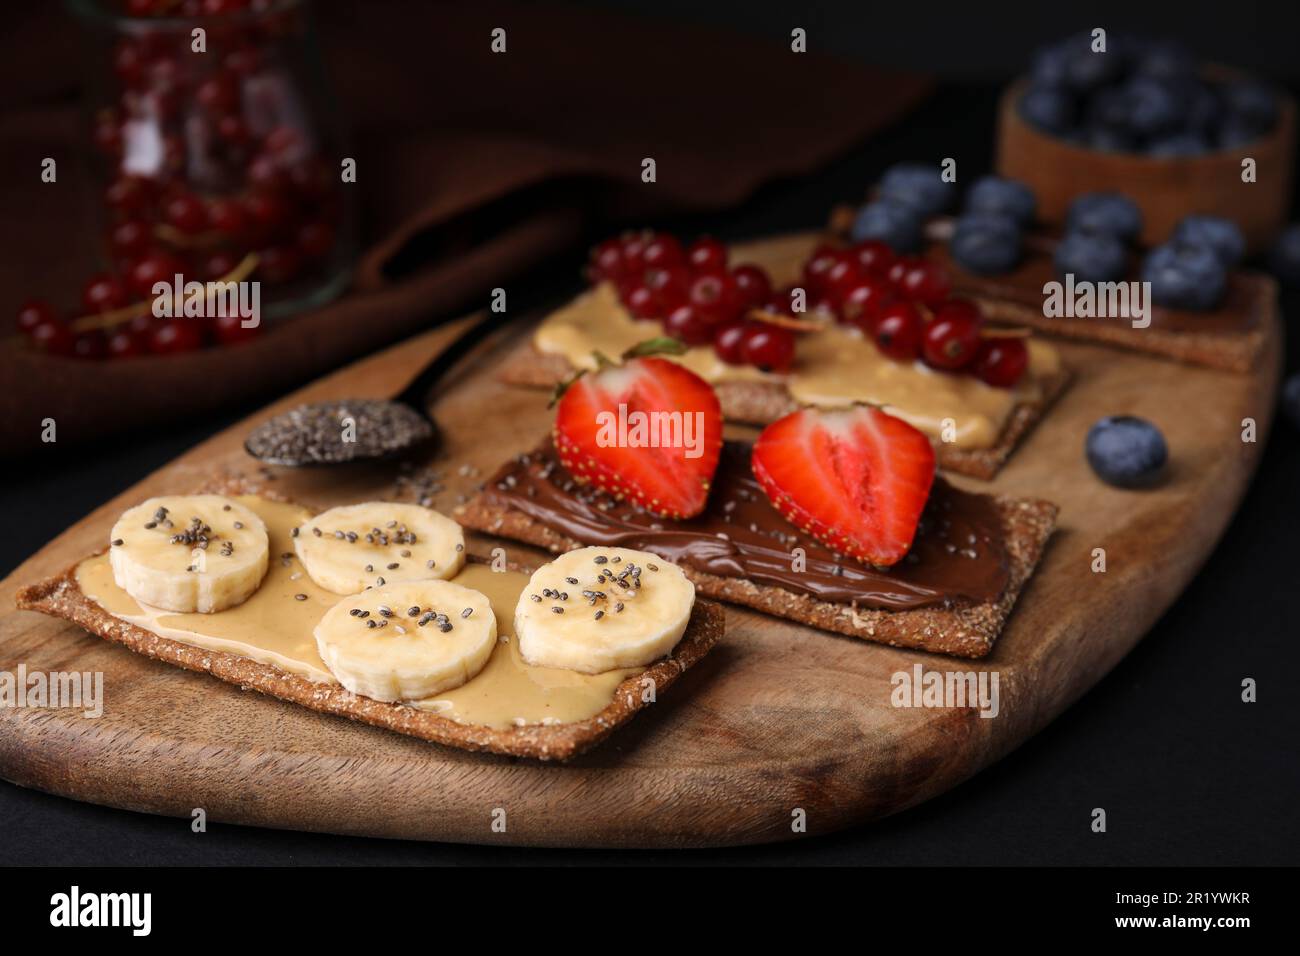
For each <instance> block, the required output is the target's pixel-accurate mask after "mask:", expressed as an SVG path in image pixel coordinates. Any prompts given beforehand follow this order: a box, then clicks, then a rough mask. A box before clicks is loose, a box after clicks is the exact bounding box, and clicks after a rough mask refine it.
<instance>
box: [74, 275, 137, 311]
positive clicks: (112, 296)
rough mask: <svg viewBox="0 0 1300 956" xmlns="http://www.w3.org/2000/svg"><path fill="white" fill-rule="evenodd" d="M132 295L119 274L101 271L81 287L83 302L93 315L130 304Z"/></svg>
mask: <svg viewBox="0 0 1300 956" xmlns="http://www.w3.org/2000/svg"><path fill="white" fill-rule="evenodd" d="M130 303H131V297H130V294H129V293H128V292H127V291H126V286H125V285H123V284H122V282H121V280H120V279H118V278H117V276H113V275H109V274H108V273H107V272H101V273H100V274H99V275H95V276H91V277H90V279H89V280H88V281H87V282H86V284H85V285H84V286H83V287H82V289H81V304H82V305H83V306H85V308H86V311H87V312H88V313H90V314H91V315H98V314H99V313H101V312H112V311H113V310H114V309H120V308H122V307H123V306H124V305H130Z"/></svg>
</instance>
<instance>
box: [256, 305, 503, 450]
mask: <svg viewBox="0 0 1300 956" xmlns="http://www.w3.org/2000/svg"><path fill="white" fill-rule="evenodd" d="M501 324H502V320H501V316H500V315H497V314H494V313H491V312H489V313H488V314H487V315H485V316H484V317H483V318H481V319H479V320H478V321H477V322H475V323H474V324H473V325H471V326H470V327H469V328H467V329H466V330H465V331H464V332H462V333H461V334H460V335H458V336H457V337H456V339H455V340H454V341H453V342H452V343H451V344H450V345H449V346H447V348H445V349H443V351H441V352H439V353H438V354H437V355H436V356H434V358H433V359H432V361H430V362H429V364H428V365H426V366H425V367H424V368H423V369H422V370H421V371H420V373H419V374H418V375H416V376H415V378H414V379H412V380H411V383H410V384H409V385H407V386H406V388H404V389H402V391H401V392H400V393H399V394H397V395H395V396H393V397H392V398H391V399H382V398H348V399H336V400H334V401H328V402H314V403H312V404H310V405H299V406H298V407H297V408H293V409H290V410H289V411H287V412H284V413H283V414H280V415H276V416H275V417H274V418H272V419H270V420H268V421H265V422H263V423H262V424H261V425H258V426H257V427H256V428H254V429H253V431H252V432H251V433H249V436H248V438H247V440H246V441H245V442H244V449H245V450H246V451H247V452H248V453H249V454H250V455H252V456H253V457H254V458H258V459H261V460H262V461H264V462H266V463H267V464H271V465H286V466H289V467H303V466H309V465H343V464H348V463H351V462H358V461H377V460H380V459H386V458H396V457H398V456H400V455H403V454H406V453H407V452H410V451H414V450H416V449H418V448H420V447H422V446H425V445H431V444H432V443H434V442H435V441H436V440H437V439H438V436H439V432H438V424H437V422H435V421H434V420H433V418H432V417H431V416H430V415H429V413H428V411H426V410H425V400H426V398H427V397H428V395H429V392H430V391H431V390H432V389H433V386H434V385H436V384H437V382H438V381H439V380H440V379H441V378H442V377H443V376H444V375H446V374H447V372H449V371H450V370H451V369H452V367H453V366H455V365H456V363H457V362H459V361H460V360H461V359H462V358H464V356H465V355H466V354H468V353H469V352H470V350H471V349H473V348H474V346H475V345H476V344H477V343H478V342H480V341H482V340H483V338H484V337H485V336H486V335H487V333H488V332H489V331H490V329H491V328H492V327H494V326H500V325H501Z"/></svg>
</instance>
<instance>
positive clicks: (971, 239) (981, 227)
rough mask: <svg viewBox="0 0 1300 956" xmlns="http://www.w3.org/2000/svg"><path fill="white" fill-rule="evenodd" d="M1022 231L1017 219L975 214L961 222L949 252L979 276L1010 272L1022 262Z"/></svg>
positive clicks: (955, 230) (957, 225)
mask: <svg viewBox="0 0 1300 956" xmlns="http://www.w3.org/2000/svg"><path fill="white" fill-rule="evenodd" d="M1020 239H1021V236H1020V227H1019V226H1018V225H1017V224H1016V221H1015V220H1014V219H1011V218H1009V217H1008V216H999V215H995V214H992V213H974V214H968V215H964V216H962V217H961V218H960V219H958V220H957V223H956V228H955V229H954V230H953V234H952V240H951V241H950V242H949V244H948V251H949V252H950V253H951V254H952V258H953V261H954V262H956V263H957V264H958V265H959V266H961V267H962V268H964V269H968V270H970V271H971V272H974V273H978V274H979V275H997V274H999V273H1003V272H1010V271H1011V270H1012V269H1014V268H1015V267H1016V265H1017V264H1018V263H1019V262H1020Z"/></svg>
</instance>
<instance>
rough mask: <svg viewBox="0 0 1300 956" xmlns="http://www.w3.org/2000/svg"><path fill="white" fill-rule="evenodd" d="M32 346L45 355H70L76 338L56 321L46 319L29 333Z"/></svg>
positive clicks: (69, 330) (68, 329)
mask: <svg viewBox="0 0 1300 956" xmlns="http://www.w3.org/2000/svg"><path fill="white" fill-rule="evenodd" d="M31 339H32V345H34V346H36V348H37V349H39V350H40V351H42V352H44V353H46V354H47V355H71V354H72V350H73V349H74V348H75V347H76V344H77V337H76V336H75V335H73V334H72V329H70V328H68V327H67V326H66V325H64V324H63V323H62V322H59V321H58V320H57V319H46V320H45V321H43V322H41V323H39V324H38V325H37V326H36V327H35V328H34V329H32V332H31Z"/></svg>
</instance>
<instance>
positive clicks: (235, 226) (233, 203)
mask: <svg viewBox="0 0 1300 956" xmlns="http://www.w3.org/2000/svg"><path fill="white" fill-rule="evenodd" d="M208 221H209V222H210V223H211V224H212V228H213V229H215V230H217V232H220V233H223V234H225V235H227V236H239V235H241V234H242V233H243V231H244V228H245V227H246V226H247V225H248V213H247V212H246V211H245V209H244V204H243V203H241V202H240V201H239V200H237V199H214V200H212V202H210V203H209V204H208Z"/></svg>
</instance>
